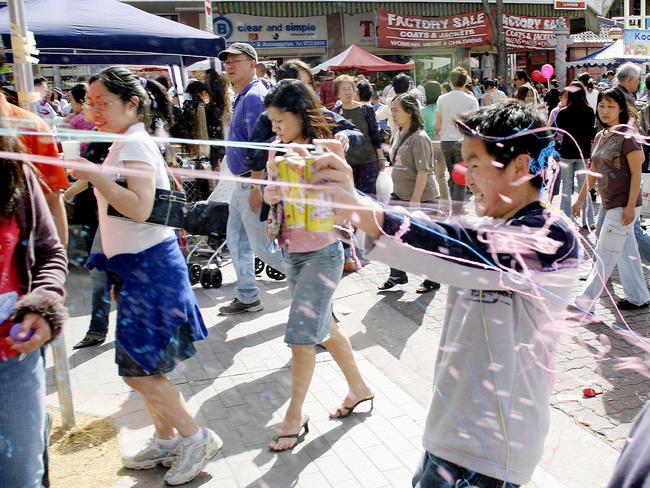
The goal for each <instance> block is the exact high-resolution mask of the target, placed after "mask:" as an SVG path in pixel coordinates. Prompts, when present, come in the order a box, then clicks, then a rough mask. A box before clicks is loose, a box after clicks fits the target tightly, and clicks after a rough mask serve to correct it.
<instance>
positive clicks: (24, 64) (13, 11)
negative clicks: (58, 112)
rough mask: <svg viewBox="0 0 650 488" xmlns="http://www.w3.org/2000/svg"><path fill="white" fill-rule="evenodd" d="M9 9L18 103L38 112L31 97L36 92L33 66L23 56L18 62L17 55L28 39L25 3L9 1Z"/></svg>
mask: <svg viewBox="0 0 650 488" xmlns="http://www.w3.org/2000/svg"><path fill="white" fill-rule="evenodd" d="M8 7H9V19H10V22H11V49H12V52H13V53H14V66H13V71H14V85H15V89H16V93H17V94H18V102H19V104H20V106H21V107H22V108H24V109H25V110H29V111H31V112H36V100H32V96H31V94H32V93H33V91H34V79H33V74H32V65H31V63H29V62H28V61H27V60H26V59H25V56H22V55H19V56H18V60H16V53H17V52H18V53H22V52H24V44H25V43H24V41H23V39H24V38H26V37H27V23H26V22H25V14H24V12H23V1H22V0H8ZM16 61H18V62H16Z"/></svg>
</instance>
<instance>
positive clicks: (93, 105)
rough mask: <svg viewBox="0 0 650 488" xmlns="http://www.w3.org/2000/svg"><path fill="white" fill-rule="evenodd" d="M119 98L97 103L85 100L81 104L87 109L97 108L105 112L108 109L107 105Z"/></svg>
mask: <svg viewBox="0 0 650 488" xmlns="http://www.w3.org/2000/svg"><path fill="white" fill-rule="evenodd" d="M117 100H119V99H118V98H116V99H114V100H111V101H110V102H97V103H90V102H84V103H82V104H81V107H82V108H84V109H86V110H96V111H98V112H103V111H104V110H106V108H107V107H110V106H111V105H113V104H114V103H115V102H116V101H117Z"/></svg>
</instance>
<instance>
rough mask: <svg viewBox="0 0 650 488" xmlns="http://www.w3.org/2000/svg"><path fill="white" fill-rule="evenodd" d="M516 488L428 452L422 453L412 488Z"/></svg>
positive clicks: (513, 485)
mask: <svg viewBox="0 0 650 488" xmlns="http://www.w3.org/2000/svg"><path fill="white" fill-rule="evenodd" d="M443 474H444V475H445V476H443ZM450 479H451V480H453V482H451V481H450ZM518 486H519V485H515V484H513V483H508V482H504V481H503V480H498V479H495V478H490V477H489V476H486V475H484V474H481V473H477V472H476V471H472V470H471V469H466V468H463V467H462V466H458V465H456V464H453V463H450V462H448V461H445V460H444V459H441V458H439V457H437V456H434V455H433V454H431V453H430V452H425V453H424V457H423V458H422V461H421V462H420V465H419V466H418V467H417V469H416V471H415V475H414V476H413V488H471V487H477V488H518Z"/></svg>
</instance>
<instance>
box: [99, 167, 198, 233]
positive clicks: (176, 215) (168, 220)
mask: <svg viewBox="0 0 650 488" xmlns="http://www.w3.org/2000/svg"><path fill="white" fill-rule="evenodd" d="M167 171H168V173H169V174H170V175H171V177H172V178H173V179H174V182H175V183H176V186H177V187H178V188H180V189H181V190H182V187H181V185H180V183H179V182H178V180H177V179H176V178H175V177H174V175H173V174H171V172H170V171H169V168H167ZM116 183H117V184H118V185H120V186H123V187H124V188H126V187H127V185H126V181H124V180H118V181H116ZM107 214H108V215H109V216H110V217H117V218H119V219H125V220H131V221H132V220H133V219H130V218H128V217H125V216H124V215H122V214H121V213H120V212H118V211H117V210H116V209H115V208H114V207H113V206H111V205H109V206H108V211H107ZM186 215H187V198H186V196H185V192H183V191H174V190H165V189H163V188H156V194H155V196H154V201H153V208H152V209H151V215H149V218H148V219H147V220H145V222H144V223H146V224H152V225H162V226H164V227H172V228H174V229H182V228H183V222H184V220H185V216H186Z"/></svg>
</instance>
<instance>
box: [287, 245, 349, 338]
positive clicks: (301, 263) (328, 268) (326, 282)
mask: <svg viewBox="0 0 650 488" xmlns="http://www.w3.org/2000/svg"><path fill="white" fill-rule="evenodd" d="M287 265H288V266H287V279H288V281H289V289H290V290H291V296H292V301H291V309H290V311H289V321H288V323H287V331H286V333H285V335H284V342H286V343H287V344H289V345H295V346H308V345H315V344H321V343H322V342H324V341H326V340H328V339H329V338H330V324H331V321H332V298H333V297H334V291H335V290H336V286H337V285H338V284H339V281H341V274H342V273H343V246H342V244H341V242H340V241H336V242H334V243H332V244H330V245H328V246H325V247H324V248H322V249H319V250H318V251H310V252H296V253H287Z"/></svg>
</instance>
